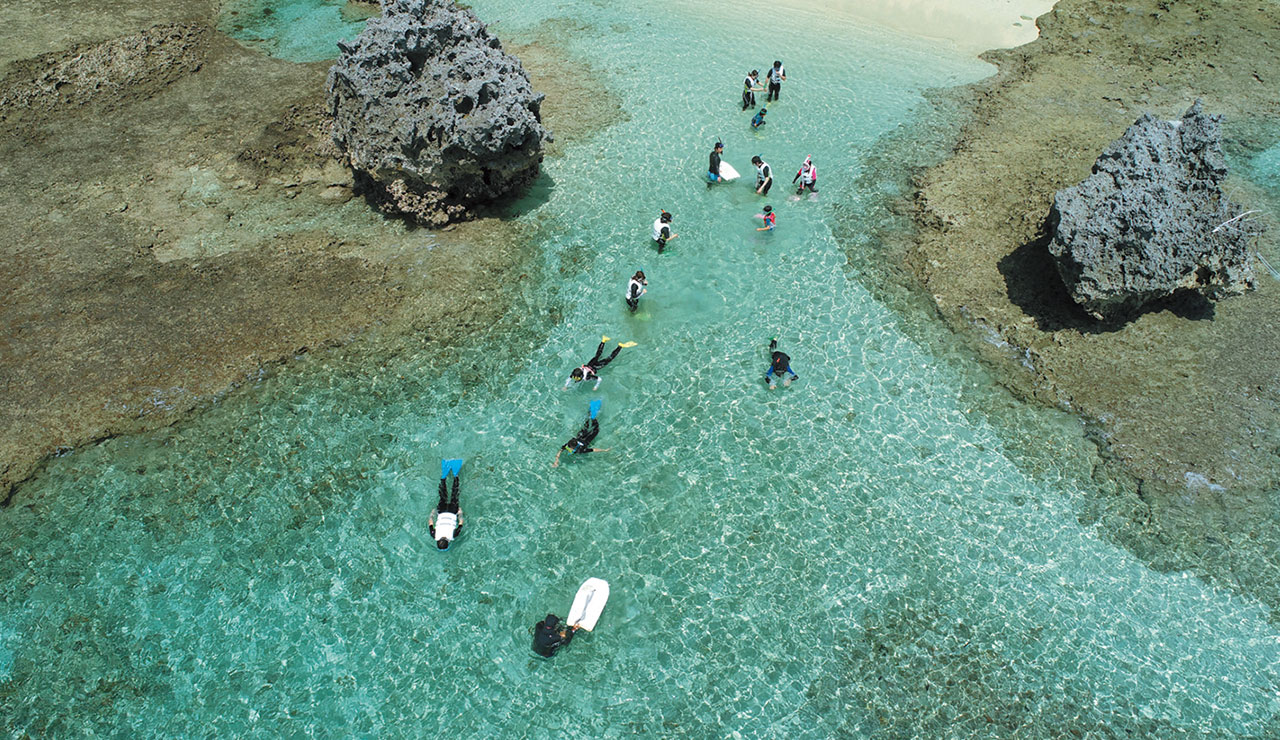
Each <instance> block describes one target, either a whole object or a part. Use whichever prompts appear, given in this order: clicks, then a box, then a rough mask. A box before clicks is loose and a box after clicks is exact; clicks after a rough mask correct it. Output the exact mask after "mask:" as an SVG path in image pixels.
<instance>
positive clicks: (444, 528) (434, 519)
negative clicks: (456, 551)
mask: <svg viewBox="0 0 1280 740" xmlns="http://www.w3.org/2000/svg"><path fill="white" fill-rule="evenodd" d="M447 480H448V477H447V476H445V477H442V478H440V502H439V503H438V504H436V510H435V511H433V512H431V519H430V521H428V522H427V529H428V530H430V532H431V539H433V540H435V541H436V547H437V548H439V549H441V550H448V549H449V545H450V544H452V543H453V541H454V540H455V539H457V538H458V535H460V534H462V509H461V508H459V506H458V487H459V486H460V485H461V481H462V474H461V473H455V474H454V476H453V496H452V497H450V496H449V492H448V489H447V487H446V485H445V483H446V482H447Z"/></svg>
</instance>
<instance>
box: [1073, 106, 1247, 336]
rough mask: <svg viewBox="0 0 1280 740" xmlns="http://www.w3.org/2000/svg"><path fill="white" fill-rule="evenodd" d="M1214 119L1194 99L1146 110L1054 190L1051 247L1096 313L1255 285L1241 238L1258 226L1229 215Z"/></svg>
mask: <svg viewBox="0 0 1280 740" xmlns="http://www.w3.org/2000/svg"><path fill="white" fill-rule="evenodd" d="M1221 119H1222V117H1221V116H1218V115H1212V116H1211V115H1206V114H1205V113H1203V112H1202V111H1201V106H1200V101H1198V100H1197V101H1196V103H1195V104H1194V105H1193V106H1191V108H1190V109H1188V110H1187V112H1186V114H1184V115H1183V117H1182V119H1181V120H1180V121H1163V120H1159V119H1157V118H1155V117H1154V116H1152V115H1151V114H1145V115H1143V116H1142V117H1141V118H1139V119H1138V120H1137V121H1136V122H1135V123H1134V124H1133V125H1132V126H1130V127H1129V129H1128V130H1127V131H1125V133H1124V135H1123V136H1121V137H1120V138H1119V139H1118V140H1116V141H1115V142H1113V143H1112V144H1111V146H1109V147H1107V149H1106V150H1105V151H1104V152H1103V153H1102V156H1100V157H1099V158H1098V161H1097V162H1096V163H1095V164H1094V165H1093V174H1091V175H1090V176H1089V177H1088V178H1086V179H1085V180H1084V181H1083V182H1081V183H1080V184H1079V185H1076V186H1074V187H1070V188H1066V189H1064V190H1059V191H1058V193H1057V195H1056V196H1055V197H1054V199H1053V207H1052V209H1051V210H1050V212H1049V226H1050V228H1051V230H1052V233H1053V240H1052V241H1051V242H1050V244H1049V252H1050V253H1051V254H1052V255H1053V259H1054V261H1055V263H1056V265H1057V268H1058V274H1059V275H1061V276H1062V280H1063V282H1065V283H1066V285H1067V289H1068V290H1069V291H1070V293H1071V296H1072V297H1073V298H1074V299H1075V301H1076V302H1077V303H1079V304H1080V305H1081V306H1082V307H1083V308H1084V309H1085V310H1086V311H1088V312H1089V313H1090V314H1091V315H1093V316H1094V317H1095V318H1098V319H1106V320H1113V319H1118V318H1123V317H1125V316H1128V315H1130V314H1132V313H1133V312H1135V311H1136V310H1137V309H1139V308H1141V307H1142V306H1144V305H1146V304H1148V303H1150V302H1151V301H1154V300H1158V299H1160V298H1164V297H1167V296H1170V295H1172V294H1174V293H1175V292H1178V291H1183V290H1187V291H1193V292H1196V293H1199V294H1201V295H1203V296H1205V297H1207V298H1211V299H1218V298H1221V297H1224V296H1227V295H1237V294H1240V293H1243V292H1245V291H1247V290H1251V289H1252V288H1253V287H1254V271H1253V257H1252V250H1251V249H1250V247H1249V242H1250V241H1251V239H1252V237H1253V236H1254V235H1255V234H1256V233H1257V231H1258V229H1259V228H1260V227H1258V226H1257V224H1256V223H1254V222H1251V221H1248V220H1247V219H1246V218H1237V217H1238V216H1240V215H1241V214H1242V212H1243V210H1244V209H1243V208H1242V207H1241V206H1239V205H1237V204H1235V203H1232V202H1231V201H1230V200H1228V199H1227V196H1226V195H1225V194H1224V193H1223V192H1222V181H1223V180H1225V179H1226V177H1227V162H1226V159H1225V158H1224V157H1223V154H1222V134H1221V131H1220V124H1221ZM1233 219H1235V220H1233ZM1228 222H1229V223H1228ZM1224 224H1226V225H1225V226H1224Z"/></svg>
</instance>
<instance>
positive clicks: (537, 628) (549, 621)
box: [533, 614, 578, 658]
mask: <svg viewBox="0 0 1280 740" xmlns="http://www.w3.org/2000/svg"><path fill="white" fill-rule="evenodd" d="M577 631H578V627H576V626H574V627H570V626H569V625H567V624H565V623H564V622H562V621H561V620H560V617H557V616H556V615H554V614H548V615H547V616H546V618H545V619H543V620H542V621H541V622H538V623H537V624H536V625H534V626H533V652H535V653H537V654H538V655H541V656H542V657H544V658H550V657H551V656H553V655H555V654H556V651H557V650H559V649H560V648H562V647H564V646H565V645H568V644H569V642H570V641H571V640H573V635H574V633H576V632H577Z"/></svg>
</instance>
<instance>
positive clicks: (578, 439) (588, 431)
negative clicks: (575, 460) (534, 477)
mask: <svg viewBox="0 0 1280 740" xmlns="http://www.w3.org/2000/svg"><path fill="white" fill-rule="evenodd" d="M599 433H600V422H599V421H596V420H595V419H587V420H586V421H584V422H583V423H582V428H581V429H579V430H578V433H577V434H575V435H573V439H571V440H569V441H568V442H565V443H564V444H563V445H561V446H560V450H559V452H557V453H556V461H555V462H553V463H551V467H553V468H554V467H558V466H559V465H560V455H562V454H563V453H564V452H566V451H568V452H569V454H573V455H585V454H586V453H588V452H608V451H609V450H610V448H608V447H603V448H600V449H596V448H594V447H592V446H591V442H592V441H593V440H595V438H596V435H597V434H599Z"/></svg>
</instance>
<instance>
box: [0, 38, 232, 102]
mask: <svg viewBox="0 0 1280 740" xmlns="http://www.w3.org/2000/svg"><path fill="white" fill-rule="evenodd" d="M207 41H208V30H207V29H206V28H204V27H201V26H196V25H184V24H168V25H161V26H154V27H152V28H149V29H147V30H146V31H143V32H141V33H135V34H130V35H128V36H123V37H120V38H116V39H111V40H110V41H104V42H102V43H99V44H86V45H83V46H78V47H76V48H74V49H71V50H69V51H59V52H54V53H52V54H44V55H42V56H39V57H36V58H34V59H30V60H27V61H24V62H19V63H18V64H15V65H14V68H13V70H12V71H11V72H9V74H7V75H6V76H5V79H4V80H3V81H2V82H0V122H2V121H6V120H9V119H12V118H15V117H20V116H22V115H23V114H26V113H36V114H44V113H47V112H49V111H51V110H54V109H55V108H62V107H73V106H77V105H83V104H85V103H88V102H91V101H92V102H95V103H106V102H113V101H116V100H118V99H120V98H122V97H124V96H125V95H131V96H133V97H135V98H140V97H146V95H148V94H150V93H152V92H154V91H155V90H158V89H159V88H161V87H164V86H165V85H167V84H169V83H171V82H173V81H175V80H178V79H180V78H182V77H184V76H186V75H188V74H190V73H192V72H194V71H196V70H198V69H199V68H200V65H201V64H202V63H203V61H204V56H205V53H206V51H207V46H208V43H207Z"/></svg>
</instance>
